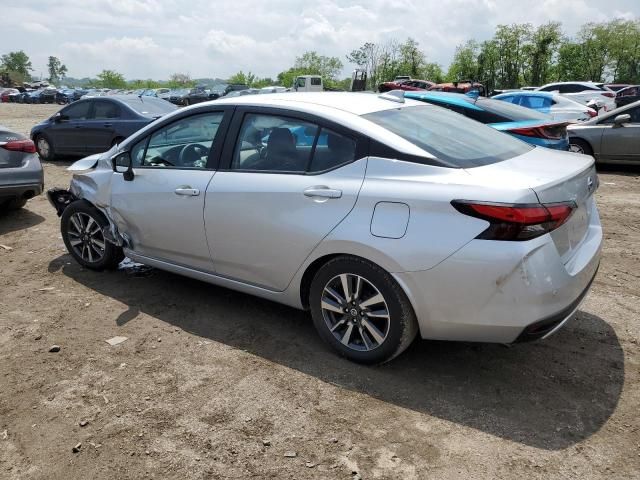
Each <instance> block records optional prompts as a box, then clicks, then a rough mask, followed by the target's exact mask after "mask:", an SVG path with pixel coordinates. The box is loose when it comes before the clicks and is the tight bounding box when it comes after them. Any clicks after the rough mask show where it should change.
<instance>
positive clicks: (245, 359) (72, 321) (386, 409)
mask: <svg viewBox="0 0 640 480" xmlns="http://www.w3.org/2000/svg"><path fill="white" fill-rule="evenodd" d="M56 109H57V108H56V107H52V106H44V105H42V106H41V105H33V106H30V105H13V104H1V105H0V124H4V125H8V126H12V127H15V128H16V129H17V130H19V131H22V132H25V133H26V132H28V131H29V129H30V127H31V126H32V125H33V124H35V123H36V122H37V121H39V120H40V119H43V118H45V117H46V116H48V115H50V114H51V113H53V112H54V111H56ZM68 164H69V162H68V161H66V162H65V161H60V162H55V163H48V164H46V165H45V172H46V183H47V187H52V186H66V185H68V182H69V177H70V176H69V174H68V173H67V172H66V171H65V167H66V166H67V165H68ZM639 173H640V169H636V170H635V171H634V170H632V169H626V170H625V171H622V172H616V171H613V170H609V171H604V172H601V177H600V180H601V188H600V190H599V192H598V201H599V205H600V212H601V215H602V220H603V223H604V227H605V230H606V241H605V246H604V257H603V260H602V265H601V268H600V272H599V274H598V277H597V278H596V281H595V284H594V287H593V289H592V291H591V293H590V294H589V296H588V297H587V300H586V301H585V303H584V304H583V306H582V309H581V311H580V312H579V314H578V316H577V318H576V319H575V320H574V321H573V322H572V323H570V324H569V325H568V326H567V327H566V328H565V329H564V330H562V331H561V332H560V333H558V334H557V335H556V336H554V337H552V338H550V339H548V340H547V341H543V342H539V343H533V344H522V345H517V346H513V347H511V348H507V347H505V346H501V345H480V344H459V343H446V342H427V341H417V342H416V343H415V344H414V345H413V346H412V347H411V348H410V349H409V350H408V351H407V352H406V353H405V354H404V355H403V356H401V357H400V358H398V359H397V360H396V361H394V362H393V363H391V364H390V365H385V366H382V367H376V368H367V367H361V366H358V365H354V364H352V363H349V362H347V361H345V360H342V359H340V358H337V357H336V356H335V355H334V354H333V353H331V352H330V351H328V350H327V349H326V348H325V347H324V345H323V344H322V343H321V342H320V340H319V338H318V337H317V335H316V333H315V331H314V329H313V326H312V323H311V321H310V318H309V316H308V315H307V314H305V313H303V312H299V311H296V310H292V309H290V308H287V307H283V306H280V305H277V304H273V303H269V302H266V301H263V300H259V299H256V298H253V297H249V296H246V295H243V294H239V293H235V292H232V291H230V290H225V289H222V288H216V287H214V286H210V285H208V284H204V283H200V282H197V281H193V280H189V279H185V278H182V277H178V276H176V275H172V274H169V273H163V272H161V271H157V270H154V271H153V272H152V275H151V276H146V277H140V276H135V275H131V274H129V273H126V272H124V271H116V272H109V273H95V272H92V271H88V270H84V269H82V268H80V266H79V265H78V264H76V263H75V262H73V261H72V259H71V257H70V256H69V255H68V254H67V253H66V251H65V249H64V246H63V243H62V239H61V237H60V233H59V223H58V218H57V217H56V215H55V213H54V211H53V210H52V208H51V207H50V206H49V204H48V203H47V201H46V199H45V197H44V196H40V197H38V198H36V199H34V200H31V201H30V202H29V203H28V205H27V207H26V208H25V209H23V210H22V211H19V212H14V213H11V214H8V215H5V216H4V217H0V244H1V245H2V246H0V387H1V388H0V478H12V479H14V478H15V479H40V478H47V479H65V480H72V479H83V480H84V479H89V478H91V479H116V478H117V479H124V478H132V479H133V478H135V479H140V478H162V479H169V478H170V479H174V478H175V479H187V478H189V479H201V478H202V479H204V478H216V479H217V478H220V479H222V478H225V479H226V478H278V479H279V478H296V479H306V478H323V479H325V478H326V479H334V478H335V479H353V478H359V477H361V478H363V479H372V478H389V479H412V478H421V479H422V478H436V479H458V478H473V479H478V478H516V477H519V478H544V479H549V478H580V479H584V478H640V423H639V419H638V412H640V390H639V388H638V387H639V385H640V369H639V360H640V347H639V345H638V339H639V338H640V302H639V299H640V249H639V248H638V247H639V246H640V176H639ZM6 247H9V248H8V249H7V248H6ZM116 335H120V336H125V337H128V340H127V341H126V342H124V343H122V344H120V345H118V346H115V347H113V346H110V345H108V344H107V343H106V342H105V340H106V339H109V338H111V337H114V336H116ZM54 344H57V345H60V347H61V350H60V352H58V353H49V348H50V347H51V346H52V345H54ZM85 421H86V422H88V423H87V424H86V425H85V426H81V423H80V422H85ZM76 444H81V447H80V451H79V452H77V453H74V452H72V448H73V447H74V446H75V445H76ZM289 452H295V456H293V453H292V454H291V457H290V456H289Z"/></svg>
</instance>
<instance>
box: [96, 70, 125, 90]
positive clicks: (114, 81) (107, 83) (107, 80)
mask: <svg viewBox="0 0 640 480" xmlns="http://www.w3.org/2000/svg"><path fill="white" fill-rule="evenodd" d="M97 83H98V85H99V86H101V87H103V88H125V87H126V86H127V82H126V81H125V79H124V75H122V74H121V73H118V72H115V71H113V70H103V71H102V72H100V73H99V74H98V76H97Z"/></svg>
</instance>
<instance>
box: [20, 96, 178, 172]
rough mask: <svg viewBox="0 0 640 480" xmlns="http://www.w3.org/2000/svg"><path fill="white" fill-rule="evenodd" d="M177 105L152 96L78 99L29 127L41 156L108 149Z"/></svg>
mask: <svg viewBox="0 0 640 480" xmlns="http://www.w3.org/2000/svg"><path fill="white" fill-rule="evenodd" d="M176 108H177V107H176V106H175V105H172V104H170V103H169V102H166V101H164V100H162V99H159V98H155V97H137V96H127V95H113V96H109V97H92V98H87V99H84V100H78V101H77V102H74V103H72V104H71V105H68V106H66V107H64V108H63V109H62V110H60V111H59V112H58V113H56V114H55V115H54V116H52V117H51V118H49V119H47V120H45V121H43V122H40V123H39V124H37V125H36V126H35V127H33V128H32V129H31V139H32V140H33V141H34V143H35V144H36V148H37V150H38V154H39V155H40V158H42V159H43V160H52V159H53V158H55V157H56V156H57V155H89V154H92V153H100V152H104V151H106V150H109V148H111V147H112V146H113V145H115V144H116V143H119V142H121V141H122V140H124V139H125V138H127V137H128V136H129V135H131V134H132V133H134V132H136V131H138V130H139V129H141V128H142V127H144V126H145V125H147V124H149V123H151V122H153V121H154V120H155V119H156V118H159V117H161V116H163V115H166V114H167V113H170V112H172V111H174V110H175V109H176Z"/></svg>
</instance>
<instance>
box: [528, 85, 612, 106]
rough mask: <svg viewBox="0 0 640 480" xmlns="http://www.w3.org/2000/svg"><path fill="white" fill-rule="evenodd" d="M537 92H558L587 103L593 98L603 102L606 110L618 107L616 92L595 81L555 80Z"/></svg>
mask: <svg viewBox="0 0 640 480" xmlns="http://www.w3.org/2000/svg"><path fill="white" fill-rule="evenodd" d="M535 91H537V92H558V93H559V94H560V95H565V96H566V97H567V98H570V99H571V100H575V101H576V102H580V103H584V104H585V105H587V104H588V103H589V102H591V101H592V100H595V101H596V102H600V103H602V105H603V106H604V110H605V111H609V110H613V109H614V108H616V103H615V101H614V99H615V98H616V93H615V92H614V91H613V90H609V89H608V88H607V87H606V86H605V84H604V83H594V82H555V83H548V84H546V85H543V86H542V87H539V88H538V89H537V90H535Z"/></svg>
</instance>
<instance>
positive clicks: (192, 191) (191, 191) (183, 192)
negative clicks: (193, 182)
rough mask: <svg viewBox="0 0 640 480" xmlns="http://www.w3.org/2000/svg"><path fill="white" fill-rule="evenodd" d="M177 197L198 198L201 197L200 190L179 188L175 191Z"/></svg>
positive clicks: (187, 187)
mask: <svg viewBox="0 0 640 480" xmlns="http://www.w3.org/2000/svg"><path fill="white" fill-rule="evenodd" d="M174 191H175V193H176V195H183V196H185V197H197V196H198V195H200V190H198V189H197V188H191V187H189V186H185V187H178V188H176V189H175V190H174Z"/></svg>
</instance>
